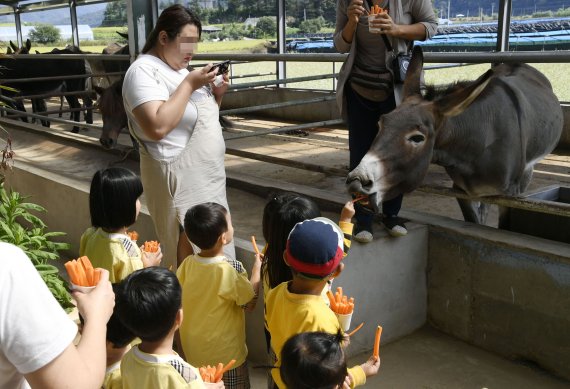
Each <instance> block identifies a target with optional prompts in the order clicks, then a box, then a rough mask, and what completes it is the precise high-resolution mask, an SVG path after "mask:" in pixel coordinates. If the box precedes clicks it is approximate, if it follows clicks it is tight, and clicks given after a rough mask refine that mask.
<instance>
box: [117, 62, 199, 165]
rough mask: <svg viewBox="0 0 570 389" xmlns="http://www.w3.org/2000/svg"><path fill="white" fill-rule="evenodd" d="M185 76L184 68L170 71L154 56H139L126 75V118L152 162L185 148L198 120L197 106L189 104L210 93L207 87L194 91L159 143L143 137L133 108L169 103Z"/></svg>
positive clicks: (124, 98) (186, 71) (169, 156)
mask: <svg viewBox="0 0 570 389" xmlns="http://www.w3.org/2000/svg"><path fill="white" fill-rule="evenodd" d="M188 73H189V72H188V70H187V69H182V70H178V71H177V70H174V69H172V68H171V67H170V66H168V65H167V64H165V63H164V62H162V61H161V60H160V59H159V58H157V57H155V56H153V55H148V54H141V55H139V57H138V58H137V60H136V61H135V62H133V63H132V64H131V66H130V67H129V69H128V70H127V73H126V74H125V80H124V82H123V102H124V104H125V111H126V112H127V117H128V118H129V122H130V123H131V126H132V127H133V129H134V131H135V134H136V135H137V137H138V138H139V139H140V140H141V141H143V143H144V145H145V146H146V149H147V150H148V152H149V153H150V155H151V156H152V157H153V158H154V159H157V160H162V159H170V158H173V157H175V156H176V155H178V154H179V153H180V152H181V151H182V150H183V149H184V147H185V146H186V144H187V143H188V140H189V139H190V136H191V135H192V131H193V130H194V126H195V124H196V120H197V117H198V112H197V110H196V106H195V105H194V104H192V101H198V100H200V99H203V98H207V97H208V96H209V94H210V92H209V90H208V89H207V88H200V89H198V90H196V91H194V93H192V96H191V97H190V100H189V101H188V104H187V105H186V110H185V111H184V115H183V116H182V119H181V120H180V123H178V125H177V126H176V127H175V128H174V129H173V130H172V131H170V132H169V133H168V134H167V135H166V136H165V137H164V138H162V139H161V140H160V141H158V142H156V141H153V140H151V139H150V138H149V137H148V136H146V135H145V133H144V131H143V130H142V129H141V128H140V126H139V125H138V124H137V122H136V120H135V117H134V115H133V109H135V108H136V107H138V106H139V105H141V104H143V103H147V102H149V101H166V100H168V98H169V97H170V95H172V94H173V93H174V91H175V90H176V88H178V85H180V83H181V82H182V81H183V80H184V78H185V77H186V76H187V75H188Z"/></svg>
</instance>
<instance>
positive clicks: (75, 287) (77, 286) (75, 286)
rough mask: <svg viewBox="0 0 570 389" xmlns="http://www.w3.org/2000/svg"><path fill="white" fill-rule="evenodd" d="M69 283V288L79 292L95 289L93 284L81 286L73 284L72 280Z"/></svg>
mask: <svg viewBox="0 0 570 389" xmlns="http://www.w3.org/2000/svg"><path fill="white" fill-rule="evenodd" d="M70 284H71V290H77V291H78V292H81V293H90V292H91V291H93V289H95V288H96V287H95V286H81V285H75V284H74V283H73V282H70Z"/></svg>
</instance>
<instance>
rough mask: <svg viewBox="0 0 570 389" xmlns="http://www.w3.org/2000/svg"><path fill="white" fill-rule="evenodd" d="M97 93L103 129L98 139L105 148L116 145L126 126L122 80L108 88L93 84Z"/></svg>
mask: <svg viewBox="0 0 570 389" xmlns="http://www.w3.org/2000/svg"><path fill="white" fill-rule="evenodd" d="M93 89H94V90H95V92H97V94H98V95H99V99H98V100H97V107H98V108H99V111H100V112H101V116H102V118H103V131H102V132H101V138H99V141H100V142H101V144H102V145H103V147H105V148H106V149H112V148H113V147H115V146H116V145H117V138H118V137H119V134H120V132H121V130H122V129H123V128H125V127H127V113H126V112H125V106H124V104H123V97H122V89H123V80H122V79H121V80H119V81H117V82H115V83H114V84H112V85H111V86H110V87H108V88H101V87H98V86H93Z"/></svg>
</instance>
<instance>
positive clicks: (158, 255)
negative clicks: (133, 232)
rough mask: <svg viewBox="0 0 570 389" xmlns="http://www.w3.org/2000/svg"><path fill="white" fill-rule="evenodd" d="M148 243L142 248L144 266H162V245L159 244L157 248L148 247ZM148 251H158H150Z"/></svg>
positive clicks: (153, 246)
mask: <svg viewBox="0 0 570 389" xmlns="http://www.w3.org/2000/svg"><path fill="white" fill-rule="evenodd" d="M147 243H148V242H145V244H144V245H142V246H141V247H140V249H141V254H142V255H141V259H142V263H143V266H144V267H151V266H158V265H160V262H161V261H162V250H161V249H160V244H157V245H156V246H155V245H151V246H146V244H147ZM155 243H156V242H155ZM146 249H150V250H156V251H148V250H146Z"/></svg>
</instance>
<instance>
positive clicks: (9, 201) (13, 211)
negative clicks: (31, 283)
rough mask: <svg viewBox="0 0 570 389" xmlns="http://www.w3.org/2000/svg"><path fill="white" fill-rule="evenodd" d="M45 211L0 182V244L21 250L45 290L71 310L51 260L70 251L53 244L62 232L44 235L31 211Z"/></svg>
mask: <svg viewBox="0 0 570 389" xmlns="http://www.w3.org/2000/svg"><path fill="white" fill-rule="evenodd" d="M45 211H46V210H45V209H44V208H43V207H41V206H39V205H37V204H34V203H29V202H27V201H26V197H22V196H21V195H20V194H19V193H18V192H15V191H7V190H6V189H5V188H4V183H3V182H0V241H2V242H7V243H12V244H14V245H16V246H18V247H19V248H21V249H22V250H23V251H24V252H25V253H26V255H27V256H28V258H30V260H31V261H32V264H33V265H34V267H35V268H36V270H37V271H38V273H40V276H41V277H42V279H43V280H44V282H45V283H46V285H47V287H48V289H49V290H50V292H51V293H52V294H53V296H54V297H55V299H56V300H57V301H58V303H59V304H60V305H61V307H62V308H63V309H65V310H69V309H71V308H73V304H72V302H71V296H70V295H69V292H68V291H67V282H66V281H65V280H64V279H63V278H61V276H60V275H59V270H58V268H57V267H55V266H54V265H52V264H50V263H49V262H50V261H54V260H59V254H58V252H59V251H60V250H65V249H68V248H69V245H68V244H67V243H60V242H53V241H52V240H51V239H52V238H54V237H56V236H62V235H65V233H63V232H47V231H46V225H45V223H44V222H43V221H42V220H41V219H40V218H39V217H37V216H35V215H34V214H33V213H32V212H45Z"/></svg>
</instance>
